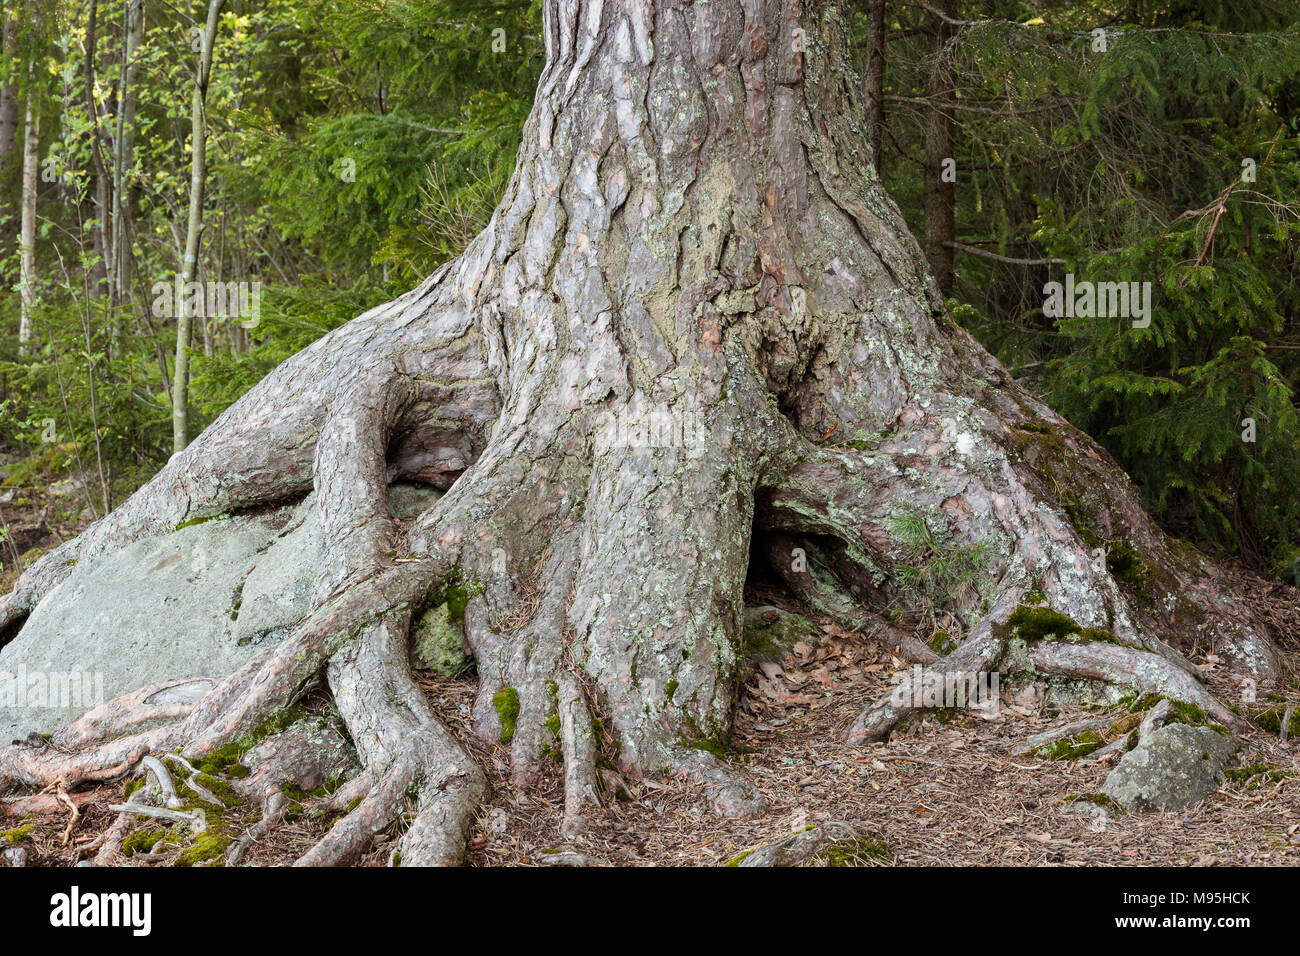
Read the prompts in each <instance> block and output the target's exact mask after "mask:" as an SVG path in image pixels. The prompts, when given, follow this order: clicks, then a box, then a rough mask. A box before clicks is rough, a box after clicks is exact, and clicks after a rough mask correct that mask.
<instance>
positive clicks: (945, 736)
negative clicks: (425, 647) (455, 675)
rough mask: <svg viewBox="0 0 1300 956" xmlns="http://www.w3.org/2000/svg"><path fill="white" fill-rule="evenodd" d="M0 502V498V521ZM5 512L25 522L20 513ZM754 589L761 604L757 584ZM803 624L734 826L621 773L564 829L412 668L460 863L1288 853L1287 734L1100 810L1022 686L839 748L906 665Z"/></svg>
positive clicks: (383, 842)
mask: <svg viewBox="0 0 1300 956" xmlns="http://www.w3.org/2000/svg"><path fill="white" fill-rule="evenodd" d="M10 507H12V506H10ZM5 510H9V509H7V508H6V506H5V505H4V504H0V515H3V512H4V511H5ZM3 516H4V517H5V518H6V519H7V520H8V521H9V522H10V524H11V525H12V524H13V523H23V522H22V520H20V519H21V516H16V515H14V514H13V513H10V514H7V515H3ZM25 523H26V524H28V525H30V524H31V523H32V521H31V516H30V515H28V516H27V520H26V522H25ZM65 533H67V532H66V530H65ZM4 563H5V565H6V567H8V566H10V562H9V561H8V560H6V561H5V562H4ZM1237 576H1238V577H1239V578H1240V579H1241V582H1242V584H1243V586H1244V587H1246V588H1247V590H1248V593H1249V594H1250V595H1251V600H1252V603H1253V604H1255V605H1256V607H1257V608H1258V609H1259V610H1261V611H1262V612H1264V613H1267V614H1268V615H1269V616H1270V617H1272V619H1273V620H1274V623H1275V629H1276V630H1277V633H1278V634H1279V635H1280V636H1281V643H1282V647H1283V650H1284V653H1285V656H1286V659H1287V664H1288V666H1289V668H1290V669H1291V671H1292V673H1293V674H1296V673H1300V591H1297V590H1295V589H1292V588H1289V587H1286V586H1284V585H1282V584H1280V583H1277V582H1276V581H1268V580H1266V579H1263V578H1260V577H1258V576H1256V575H1253V574H1250V573H1249V572H1245V571H1238V574H1237ZM2 586H5V584H4V582H3V581H0V587H2ZM760 598H761V599H762V600H763V601H764V602H767V601H770V600H771V599H772V595H769V594H762V595H760ZM814 620H815V618H814ZM821 627H822V630H823V632H824V633H823V638H822V640H821V641H818V642H813V643H811V644H799V645H796V647H795V649H794V652H793V653H792V654H790V655H789V656H788V657H786V658H785V659H784V660H782V661H780V662H777V663H767V664H762V665H754V666H752V667H751V668H750V669H749V671H748V674H747V679H746V682H745V686H744V690H743V693H742V698H741V706H740V709H739V712H738V716H737V721H736V731H735V735H734V739H733V741H732V745H733V752H732V753H731V754H729V755H728V759H729V760H730V761H731V762H732V763H733V765H735V766H736V767H738V768H740V769H741V770H742V771H743V773H744V774H745V775H746V776H747V777H748V779H750V780H751V781H753V782H754V784H755V785H756V786H757V787H758V788H759V789H760V790H761V791H762V792H763V794H764V795H765V796H766V798H767V800H768V803H769V808H768V809H767V811H766V812H765V813H763V814H762V815H761V816H758V817H756V818H753V819H746V820H722V819H719V818H717V817H716V816H715V815H713V814H712V813H711V812H710V811H709V808H708V806H707V804H706V801H705V800H704V798H703V795H702V794H701V793H700V791H699V789H698V787H695V786H693V785H692V784H690V783H688V782H687V781H685V780H679V779H672V778H663V779H654V780H649V779H648V780H644V781H641V782H639V783H629V784H628V785H627V792H626V796H627V797H628V798H629V799H627V800H614V801H611V802H610V805H609V806H608V807H607V808H605V809H603V810H601V811H598V812H596V813H594V814H593V815H592V816H591V819H590V824H589V826H588V828H587V830H586V832H585V833H584V834H583V835H581V836H579V837H577V838H575V839H565V838H563V837H562V836H561V834H560V822H561V817H562V810H563V803H564V794H563V786H562V782H561V778H560V770H559V767H558V766H557V767H555V768H554V769H553V770H552V771H551V772H549V773H547V774H546V776H545V778H544V779H543V780H542V781H540V782H539V783H538V784H537V785H536V786H534V787H531V788H529V789H527V790H526V791H522V792H521V791H518V790H516V789H514V788H513V787H512V786H511V785H510V783H509V778H508V777H509V775H508V771H509V766H508V754H507V748H506V747H504V746H491V745H488V744H485V743H484V742H483V741H482V740H480V739H479V738H478V737H477V735H475V734H474V733H473V731H472V729H471V727H470V721H469V712H470V705H471V703H472V701H473V697H474V692H475V681H474V679H473V678H467V679H460V680H456V679H450V678H445V677H440V676H437V675H434V674H429V673H420V674H419V675H418V676H419V678H420V681H421V685H422V686H423V687H424V689H425V691H426V693H427V694H428V696H429V699H430V701H431V703H432V704H433V706H434V708H435V710H436V712H437V713H438V714H439V715H440V716H441V717H442V718H443V719H444V720H445V721H446V722H447V724H448V726H449V727H450V728H451V730H452V731H453V733H455V734H456V735H457V736H458V737H459V738H460V739H461V740H462V741H463V742H464V743H465V745H466V746H467V747H468V748H469V749H470V750H471V751H472V752H473V753H474V754H475V755H476V756H477V757H478V758H479V760H480V762H481V764H482V765H483V766H484V768H485V769H486V771H487V773H488V776H489V781H490V784H491V793H490V796H489V799H488V802H487V804H486V805H485V806H484V808H483V810H482V812H481V814H480V816H479V819H478V822H477V825H476V829H475V833H474V834H473V837H472V839H471V843H470V850H469V855H468V863H469V864H470V865H472V866H504V865H557V864H560V865H563V864H569V865H582V864H588V865H601V864H608V865H618V866H648V865H657V866H714V865H720V864H725V863H726V862H727V861H730V860H733V859H735V858H736V857H737V856H738V855H740V854H742V853H743V852H745V851H747V850H752V849H755V848H756V847H759V846H762V845H765V844H768V843H771V842H774V841H776V840H779V839H781V838H782V837H784V836H788V835H789V834H790V833H792V832H794V831H796V830H799V829H802V828H804V827H806V826H807V825H809V824H816V823H823V822H829V821H846V822H848V823H851V824H853V825H854V826H856V827H857V828H859V829H860V830H865V831H868V832H870V833H871V834H873V835H874V836H875V837H877V838H878V839H879V841H880V842H881V843H883V844H884V846H885V847H886V848H887V850H888V853H889V856H890V858H891V860H892V862H893V863H895V864H899V865H1001V864H1007V865H1013V864H1025V865H1062V866H1070V865H1159V864H1176V865H1201V866H1203V865H1232V864H1251V865H1292V866H1295V865H1300V743H1298V742H1297V741H1295V740H1281V739H1278V737H1277V735H1272V734H1268V733H1266V732H1264V731H1263V730H1260V729H1254V730H1252V731H1250V732H1249V733H1247V734H1246V735H1245V736H1244V738H1243V739H1244V741H1245V743H1246V745H1247V749H1246V751H1245V752H1244V753H1243V755H1242V758H1241V762H1240V764H1241V766H1244V767H1251V768H1267V772H1265V773H1260V774H1257V775H1256V776H1254V777H1253V778H1251V779H1247V780H1241V779H1236V780H1230V781H1229V782H1226V783H1225V784H1224V786H1223V787H1222V788H1221V789H1220V790H1219V791H1218V792H1217V793H1215V794H1212V795H1211V796H1210V797H1209V798H1208V799H1207V800H1205V801H1204V802H1203V803H1202V804H1200V805H1199V806H1196V807H1193V808H1191V809H1189V810H1186V811H1182V812H1177V813H1156V814H1124V813H1121V812H1119V811H1118V810H1112V811H1109V812H1104V813H1102V812H1098V808H1097V807H1096V806H1095V804H1093V803H1090V802H1088V801H1077V800H1075V801H1072V800H1071V798H1072V797H1077V796H1078V795H1081V794H1094V793H1096V791H1097V790H1098V789H1099V787H1100V785H1101V782H1102V781H1103V780H1104V778H1105V776H1106V774H1107V773H1108V772H1109V770H1110V769H1111V768H1112V767H1113V766H1114V764H1115V761H1116V759H1117V758H1115V757H1112V758H1110V759H1108V760H1101V761H1098V760H1094V759H1092V758H1091V757H1084V758H1081V759H1078V760H1073V761H1071V760H1052V759H1046V758H1043V757H1039V756H1035V755H1033V754H1032V753H1031V754H1025V755H1015V754H1014V753H1013V751H1014V750H1015V749H1016V746H1017V744H1020V743H1022V742H1023V741H1024V740H1026V739H1027V738H1029V737H1031V736H1033V735H1035V734H1039V733H1042V732H1044V731H1046V730H1048V729H1050V728H1052V727H1056V726H1063V725H1065V724H1067V723H1069V722H1071V721H1072V720H1077V719H1079V718H1080V717H1086V716H1089V712H1088V711H1086V710H1073V711H1072V710H1070V709H1059V710H1058V709H1057V708H1056V707H1054V706H1049V705H1048V703H1047V702H1046V701H1045V699H1044V696H1043V693H1042V685H1040V684H1032V683H1031V684H1025V685H1020V686H1018V687H1017V686H1012V687H1007V686H1005V685H1004V687H1003V689H1002V702H1001V706H1000V707H999V708H998V711H997V713H996V714H988V715H980V714H976V713H974V712H971V711H953V712H949V713H951V715H952V716H951V717H950V718H949V719H947V720H946V722H941V720H940V719H938V718H937V717H936V716H933V715H934V714H935V712H928V713H929V714H931V716H926V717H923V718H922V719H920V720H917V721H914V722H913V723H911V724H910V726H907V727H905V728H904V729H902V730H900V731H899V732H896V733H895V734H894V735H893V736H892V737H891V738H890V739H889V740H888V741H887V742H884V743H881V744H875V745H870V746H866V747H850V746H848V745H846V744H845V743H844V742H843V741H844V735H845V732H846V730H847V729H848V727H849V725H850V723H851V722H852V721H853V719H854V717H855V716H856V715H857V714H858V712H859V710H860V709H861V708H862V707H863V706H864V705H865V704H867V703H868V702H871V701H873V700H875V699H876V698H877V697H878V696H880V695H882V694H884V693H887V692H888V691H889V690H890V688H891V687H892V686H893V684H894V682H895V680H896V679H897V675H898V674H899V672H901V671H904V670H906V669H907V668H908V665H907V664H905V663H904V662H902V661H901V660H899V659H898V658H896V657H893V656H892V654H891V653H890V652H889V651H888V650H886V649H885V648H883V647H882V646H881V645H879V644H878V643H877V642H875V641H873V640H871V639H870V638H868V637H865V636H863V635H861V634H855V633H851V632H848V631H845V630H843V629H841V628H839V627H837V626H836V625H834V624H833V623H830V622H822V624H821ZM1192 660H1193V663H1195V664H1196V665H1197V666H1198V667H1199V668H1200V669H1201V671H1202V673H1203V674H1204V675H1205V678H1206V680H1207V683H1208V684H1209V687H1210V689H1211V691H1213V692H1215V693H1216V694H1217V695H1219V697H1220V699H1221V700H1224V701H1225V702H1227V703H1229V704H1235V703H1238V701H1239V700H1240V698H1241V683H1240V680H1239V679H1238V678H1237V677H1234V676H1233V675H1232V674H1231V673H1230V672H1229V671H1228V669H1227V667H1226V665H1225V664H1224V663H1223V662H1221V661H1219V659H1218V658H1217V657H1216V656H1215V655H1214V654H1213V653H1210V652H1206V653H1203V654H1201V655H1199V656H1194V657H1193V658H1192ZM1258 694H1259V699H1260V702H1261V705H1263V704H1265V703H1267V704H1268V705H1270V706H1272V705H1275V704H1276V705H1280V706H1282V707H1285V706H1286V704H1287V703H1290V702H1293V701H1297V700H1300V684H1297V682H1296V680H1295V679H1294V677H1292V678H1290V679H1289V680H1288V681H1287V682H1285V683H1282V684H1279V685H1276V686H1269V685H1266V684H1263V683H1261V685H1260V686H1259V688H1258ZM1238 776H1240V775H1238ZM122 792H123V791H122V784H121V783H120V782H118V783H115V784H112V785H106V786H103V787H100V788H98V789H95V790H92V791H89V792H87V793H84V794H78V795H76V804H77V807H78V814H79V815H78V816H77V818H76V819H75V821H72V817H71V813H70V812H69V810H68V809H67V808H66V806H65V805H63V804H62V803H61V802H59V801H58V800H51V806H50V812H49V814H46V815H41V816H37V817H29V818H25V819H23V820H10V819H6V818H5V817H6V813H7V811H0V833H2V832H4V831H6V830H11V829H13V828H14V827H16V826H18V825H19V824H20V823H21V824H24V825H26V824H31V826H30V827H26V826H24V839H23V845H24V846H26V847H27V848H28V861H27V865H29V866H30V865H35V866H42V865H46V866H48V865H69V864H71V863H73V862H75V861H76V860H77V859H79V858H81V856H82V854H80V853H79V852H78V850H77V847H78V845H81V844H84V843H87V842H89V841H90V840H92V839H93V838H94V837H95V836H97V835H98V834H99V833H101V832H103V831H104V830H105V829H107V828H108V826H109V825H110V824H111V823H112V821H113V819H114V817H115V816H116V814H115V813H113V812H112V811H110V810H108V808H107V807H108V804H110V803H116V802H119V801H120V800H121V799H122ZM294 817H295V818H294V819H293V820H292V821H290V822H287V823H285V824H284V825H282V826H281V827H280V828H279V829H277V830H276V831H274V832H273V833H272V834H271V835H270V836H269V837H268V838H266V839H265V840H263V841H261V842H260V843H258V844H256V845H254V847H253V848H252V849H251V850H250V852H249V854H248V856H247V858H246V860H245V863H246V864H251V865H275V864H286V863H289V862H292V860H293V859H294V858H296V857H297V856H298V855H299V854H301V853H302V852H303V851H305V850H306V849H307V848H308V847H309V846H310V845H311V844H312V843H313V842H314V841H315V840H317V839H319V837H320V836H321V834H322V833H323V832H324V829H325V826H326V824H325V822H324V821H323V820H321V819H320V818H319V817H317V816H315V815H313V814H312V813H310V812H304V813H301V814H297V815H294ZM70 821H72V822H73V824H74V825H73V826H72V828H71V831H70V832H69V829H68V825H69V822H70ZM395 836H396V834H395V833H394V834H389V835H384V836H382V837H381V838H380V841H379V843H378V844H377V845H376V846H375V848H374V849H373V850H372V851H371V853H370V854H369V856H368V857H367V860H366V862H367V863H368V864H370V865H384V864H385V863H386V862H387V861H388V859H389V856H390V854H391V849H392V846H393V845H394V843H395ZM65 839H66V842H65ZM557 851H569V852H557ZM137 861H138V862H141V863H142V864H143V865H148V864H147V863H144V861H143V859H142V858H140V857H136V858H134V859H133V860H131V861H129V862H137Z"/></svg>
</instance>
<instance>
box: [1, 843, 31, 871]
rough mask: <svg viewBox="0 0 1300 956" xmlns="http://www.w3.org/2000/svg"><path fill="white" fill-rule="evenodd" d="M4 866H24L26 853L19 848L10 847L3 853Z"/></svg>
mask: <svg viewBox="0 0 1300 956" xmlns="http://www.w3.org/2000/svg"><path fill="white" fill-rule="evenodd" d="M4 861H5V866H26V865H27V851H26V850H25V849H23V848H22V847H20V846H11V847H9V849H7V850H5V851H4Z"/></svg>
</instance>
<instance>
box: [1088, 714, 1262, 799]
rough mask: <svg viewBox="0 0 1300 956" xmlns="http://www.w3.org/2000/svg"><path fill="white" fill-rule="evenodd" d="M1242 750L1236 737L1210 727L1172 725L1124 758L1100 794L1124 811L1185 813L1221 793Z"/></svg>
mask: <svg viewBox="0 0 1300 956" xmlns="http://www.w3.org/2000/svg"><path fill="white" fill-rule="evenodd" d="M1240 750H1241V743H1240V742H1239V741H1238V740H1237V739H1236V738H1235V737H1233V736H1231V735H1229V734H1226V733H1222V732H1220V731H1217V730H1214V729H1212V728H1210V727H1191V726H1188V725H1187V724H1168V725H1167V726H1164V727H1161V728H1159V729H1158V730H1154V731H1152V732H1151V733H1150V734H1149V735H1148V736H1147V737H1146V738H1145V739H1144V740H1142V742H1141V743H1139V744H1138V745H1137V746H1136V747H1134V748H1133V749H1132V750H1130V751H1129V752H1128V753H1126V754H1125V755H1124V758H1123V759H1122V760H1121V761H1120V762H1119V765H1118V766H1117V767H1116V768H1115V769H1114V770H1112V771H1111V772H1110V776H1108V777H1107V778H1106V782H1105V783H1104V784H1102V786H1101V792H1102V793H1104V794H1105V795H1106V796H1108V797H1110V798H1111V799H1112V800H1114V801H1115V802H1116V803H1117V804H1119V805H1120V806H1121V807H1123V808H1124V809H1125V810H1128V811H1130V812H1136V813H1144V812H1148V811H1152V810H1181V809H1183V808H1184V807H1189V806H1191V805H1192V804H1194V803H1199V802H1200V801H1202V800H1204V799H1205V798H1206V797H1207V796H1209V795H1210V794H1211V793H1213V792H1214V791H1215V790H1217V789H1219V786H1220V785H1221V784H1222V782H1223V771H1224V769H1225V768H1226V767H1227V766H1228V764H1229V762H1230V761H1231V760H1232V759H1233V758H1234V757H1236V755H1237V754H1238V752H1240Z"/></svg>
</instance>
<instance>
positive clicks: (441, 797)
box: [297, 611, 487, 866]
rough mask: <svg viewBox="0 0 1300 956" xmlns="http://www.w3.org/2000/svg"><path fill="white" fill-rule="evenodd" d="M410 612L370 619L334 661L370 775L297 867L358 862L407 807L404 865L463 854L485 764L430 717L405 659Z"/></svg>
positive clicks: (337, 688)
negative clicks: (410, 816)
mask: <svg viewBox="0 0 1300 956" xmlns="http://www.w3.org/2000/svg"><path fill="white" fill-rule="evenodd" d="M408 622H409V611H408V612H407V613H406V614H405V615H403V614H393V615H391V616H389V617H387V618H385V619H383V620H381V621H379V622H377V623H375V624H373V625H371V626H369V627H367V628H366V629H365V630H364V631H363V632H362V634H361V635H360V636H359V638H358V639H357V640H356V641H354V642H353V643H351V644H349V645H348V646H347V647H345V648H343V650H342V651H340V653H339V654H338V655H336V656H335V658H334V659H333V660H332V661H331V662H330V665H329V680H330V686H331V688H332V689H333V691H334V699H335V702H336V704H337V705H338V708H339V712H340V713H341V714H342V716H343V719H344V721H345V722H346V723H347V725H348V729H349V731H350V733H351V736H352V740H353V742H354V743H355V745H356V748H357V752H358V754H359V755H360V756H361V759H362V761H363V763H364V764H365V765H366V768H367V773H368V775H369V777H370V778H371V779H372V780H374V781H375V783H374V785H373V786H372V787H371V788H370V791H369V792H368V793H367V794H366V796H365V797H364V798H363V799H362V800H361V803H360V804H359V805H358V806H357V807H356V808H355V809H354V810H352V812H350V813H349V814H347V816H345V817H344V818H343V819H342V820H339V821H338V822H337V823H335V824H334V826H333V827H331V828H330V831H329V833H327V834H326V835H325V837H324V838H323V839H322V840H321V841H320V842H319V843H317V844H316V846H314V847H313V848H312V849H311V850H309V851H308V852H307V853H306V854H304V855H303V856H302V857H301V858H300V859H299V860H298V864H297V865H299V866H321V865H336V864H344V863H351V862H355V861H356V860H357V859H358V858H359V857H360V856H361V854H362V853H364V852H365V851H366V850H367V849H368V848H369V846H370V844H371V842H372V841H373V839H374V838H375V837H376V836H377V835H378V834H379V833H381V832H382V831H383V830H385V829H386V828H388V827H389V826H391V825H392V824H393V823H394V822H396V821H397V820H398V819H399V817H401V816H402V814H403V813H404V811H405V809H406V806H405V801H406V797H407V796H408V795H410V794H414V795H415V799H416V805H415V818H414V820H412V821H411V825H410V827H409V829H407V831H406V833H405V835H404V836H403V837H402V840H401V843H400V851H401V861H402V862H403V863H404V864H406V865H414V866H430V865H447V864H454V863H458V862H460V860H461V859H462V857H463V856H464V852H465V844H466V841H467V839H468V833H469V827H470V824H471V823H472V821H473V817H474V812H475V810H476V809H477V808H478V805H479V803H481V802H482V799H483V796H484V793H485V791H486V787H487V784H486V780H485V778H484V776H483V772H482V771H481V770H480V769H479V767H478V765H477V764H475V763H474V761H473V759H472V758H471V757H470V756H469V754H468V753H466V752H465V750H464V749H463V748H462V747H461V746H460V744H459V743H457V742H456V740H455V739H454V738H453V737H452V736H451V734H450V733H449V732H448V731H447V729H446V728H445V727H443V725H442V724H441V722H439V721H438V719H437V718H436V717H435V716H434V714H433V711H432V710H431V709H430V708H429V705H428V702H427V701H426V700H425V697H424V695H423V693H421V691H420V689H419V687H418V686H417V685H416V683H415V681H414V680H413V679H412V677H411V673H410V669H409V667H408V666H407V663H406V628H407V624H408Z"/></svg>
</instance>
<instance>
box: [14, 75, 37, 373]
mask: <svg viewBox="0 0 1300 956" xmlns="http://www.w3.org/2000/svg"><path fill="white" fill-rule="evenodd" d="M35 99H36V90H35V88H34V87H33V88H31V89H29V90H28V91H27V114H26V118H25V120H24V122H23V197H22V204H23V209H22V234H21V238H20V240H19V242H20V245H21V248H22V262H21V264H20V267H19V296H20V300H21V314H20V317H19V322H18V354H19V355H26V354H27V350H28V346H29V344H30V343H31V340H32V323H33V313H34V311H35V309H36V192H37V186H38V183H39V182H40V178H39V173H40V168H39V166H40V148H41V147H40V142H41V114H40V110H39V107H38V105H37V104H36V103H35Z"/></svg>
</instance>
